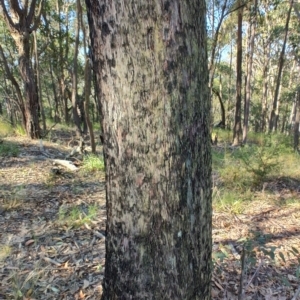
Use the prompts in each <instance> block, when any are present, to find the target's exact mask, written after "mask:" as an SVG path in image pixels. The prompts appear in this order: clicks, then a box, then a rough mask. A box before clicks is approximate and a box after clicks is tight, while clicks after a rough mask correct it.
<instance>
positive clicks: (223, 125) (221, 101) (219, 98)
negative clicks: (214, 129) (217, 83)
mask: <svg viewBox="0 0 300 300" xmlns="http://www.w3.org/2000/svg"><path fill="white" fill-rule="evenodd" d="M212 91H213V92H214V94H215V95H216V96H217V97H218V100H219V103H220V108H221V123H220V125H219V127H221V128H223V129H224V128H225V125H226V124H225V123H226V117H225V107H224V104H223V100H222V97H221V95H220V93H219V92H218V91H217V90H216V89H212Z"/></svg>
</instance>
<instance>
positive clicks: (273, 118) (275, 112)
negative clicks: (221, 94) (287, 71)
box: [269, 0, 294, 132]
mask: <svg viewBox="0 0 300 300" xmlns="http://www.w3.org/2000/svg"><path fill="white" fill-rule="evenodd" d="M293 2H294V1H293V0H291V1H290V8H289V11H288V15H287V19H286V23H285V34H284V40H283V45H282V50H281V53H280V57H279V65H278V74H277V79H276V87H275V93H274V100H273V105H272V110H271V115H270V122H269V131H270V132H271V131H276V130H277V123H278V118H279V100H278V99H279V92H280V86H281V75H282V69H283V64H284V55H285V48H286V42H287V37H288V32H289V23H290V18H291V11H292V8H293Z"/></svg>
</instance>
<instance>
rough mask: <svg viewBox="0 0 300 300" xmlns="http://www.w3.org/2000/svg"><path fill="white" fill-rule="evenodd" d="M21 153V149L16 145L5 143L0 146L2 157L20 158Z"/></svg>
mask: <svg viewBox="0 0 300 300" xmlns="http://www.w3.org/2000/svg"><path fill="white" fill-rule="evenodd" d="M19 152H20V151H19V148H18V146H17V145H15V144H12V143H6V142H5V141H2V143H1V144H0V156H18V154H19Z"/></svg>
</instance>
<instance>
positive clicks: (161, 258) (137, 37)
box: [86, 0, 211, 300]
mask: <svg viewBox="0 0 300 300" xmlns="http://www.w3.org/2000/svg"><path fill="white" fill-rule="evenodd" d="M86 3H87V10H88V16H89V24H90V30H91V34H90V36H91V43H92V52H93V69H94V71H95V73H96V78H97V80H96V81H97V84H98V85H99V88H98V89H97V90H98V93H99V95H98V96H99V99H101V110H102V111H101V113H102V128H103V134H104V158H105V165H106V203H107V229H106V232H107V236H106V266H105V278H104V284H103V287H104V293H103V296H102V299H195V300H196V299H199V300H200V299H201V300H206V299H211V297H210V280H211V153H210V128H209V127H210V116H209V115H210V114H209V112H210V97H209V89H208V67H207V51H206V41H207V38H206V16H205V12H206V9H205V0H177V1H156V0H130V1H120V0H116V1H105V0H100V1H93V0H86Z"/></svg>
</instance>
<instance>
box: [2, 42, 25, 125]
mask: <svg viewBox="0 0 300 300" xmlns="http://www.w3.org/2000/svg"><path fill="white" fill-rule="evenodd" d="M0 57H1V58H2V62H3V64H4V70H5V73H6V78H7V79H9V80H10V82H11V84H12V86H13V87H14V89H15V91H16V98H17V106H18V109H19V111H20V112H21V115H22V124H23V126H24V128H25V126H26V117H25V105H24V98H23V95H22V92H21V88H20V86H19V84H18V82H17V80H16V78H15V76H14V75H13V73H12V72H11V70H10V68H9V65H8V62H7V60H6V57H5V55H4V52H3V49H2V47H1V44H0ZM8 104H9V107H10V110H11V111H10V113H9V115H10V119H11V123H12V124H13V123H14V122H13V107H12V104H11V100H8Z"/></svg>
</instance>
